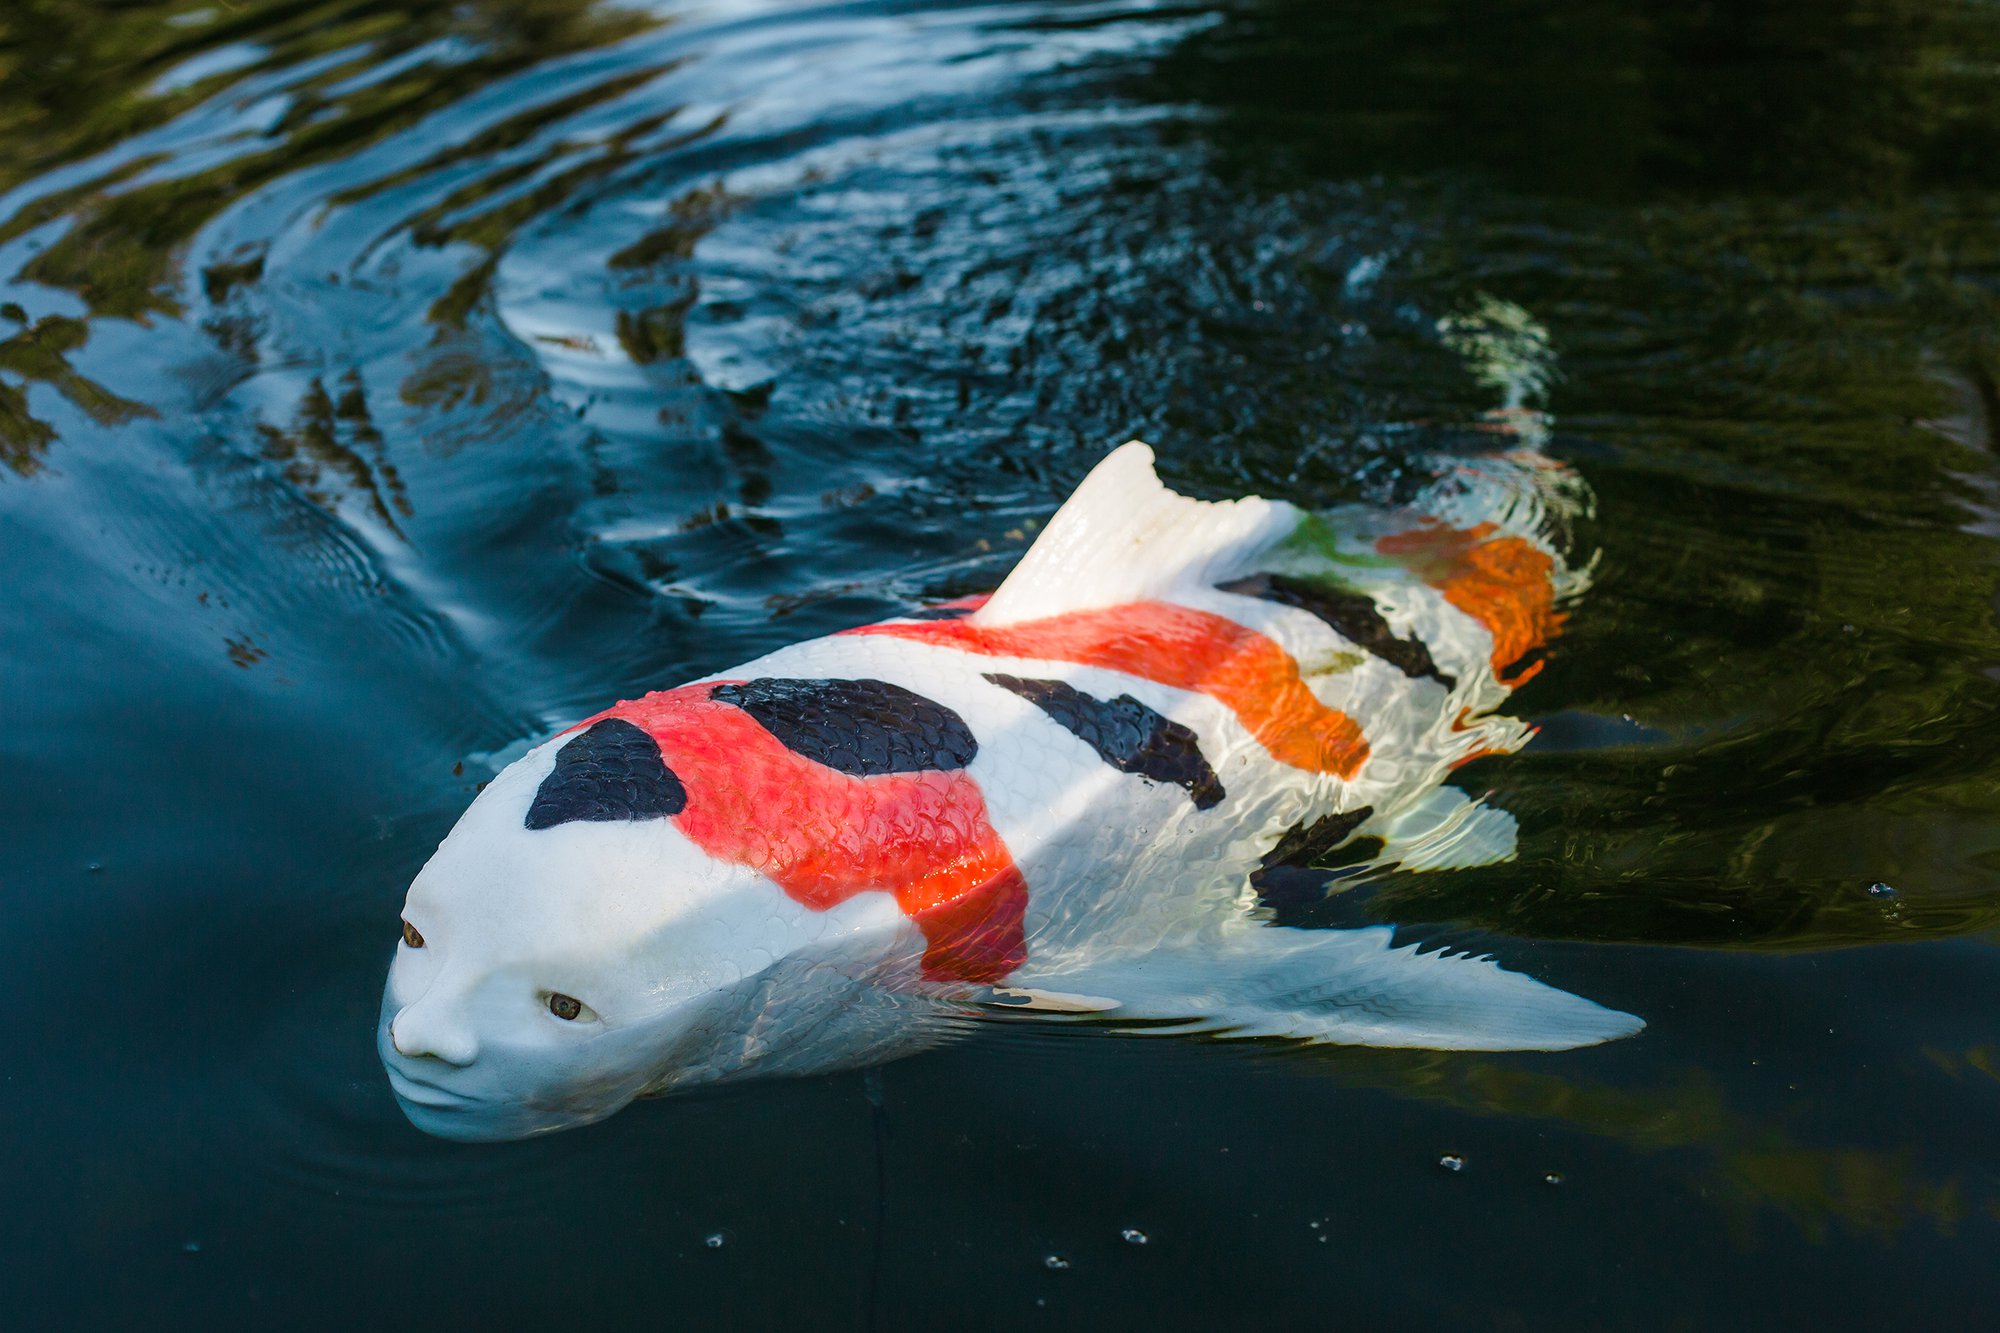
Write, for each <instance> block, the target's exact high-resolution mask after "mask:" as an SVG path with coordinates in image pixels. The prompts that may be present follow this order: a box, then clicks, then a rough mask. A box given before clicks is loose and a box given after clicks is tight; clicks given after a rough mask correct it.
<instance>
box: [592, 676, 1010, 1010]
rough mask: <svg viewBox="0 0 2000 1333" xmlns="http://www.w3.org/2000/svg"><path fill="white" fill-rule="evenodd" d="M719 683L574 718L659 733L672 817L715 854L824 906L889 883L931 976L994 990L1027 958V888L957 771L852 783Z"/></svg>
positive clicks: (973, 788) (975, 793) (971, 786)
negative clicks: (724, 692) (725, 698)
mask: <svg viewBox="0 0 2000 1333" xmlns="http://www.w3.org/2000/svg"><path fill="white" fill-rule="evenodd" d="M718 683H720V682H716V681H710V682H708V683H706V684H701V685H684V686H682V687H680V688H679V689H673V690H660V691H657V692H655V693H653V694H648V695H646V696H645V697H644V698H641V699H634V700H631V701H629V702H627V703H621V704H619V705H617V706H616V707H615V708H610V709H607V710H606V711H605V712H603V713H600V714H598V715H597V716H596V717H593V718H589V719H587V720H586V721H584V722H581V723H579V724H578V726H589V725H590V724H591V723H593V722H596V721H598V720H600V719H601V718H606V717H617V718H623V719H624V720H625V721H627V722H630V723H632V724H633V725H634V726H636V727H639V728H640V729H641V730H643V731H645V732H646V733H647V734H648V735H649V736H651V737H652V738H653V739H654V740H655V741H656V742H658V744H659V747H660V754H661V757H662V758H664V759H665V760H666V763H667V767H669V768H671V769H672V770H673V771H674V774H675V776H676V777H678V778H679V779H680V780H681V783H682V785H683V786H684V787H685V788H686V789H687V805H686V806H685V808H683V809H682V810H681V812H680V813H679V814H677V815H674V816H672V819H673V821H674V825H675V827H677V828H678V829H679V830H680V831H681V832H682V833H684V834H686V835H687V837H688V839H689V841H691V842H693V843H694V844H695V845H696V846H697V847H699V848H701V849H702V850H703V851H704V852H707V853H708V854H709V855H710V856H713V857H716V858H717V859H719V860H723V861H728V862H731V863H732V864H735V865H741V866H748V867H749V868H751V869H753V870H756V871H758V872H760V873H762V874H764V875H767V876H769V877H770V878H771V880H772V881H773V882H775V883H776V884H777V885H778V887H779V888H780V889H782V890H784V892H785V893H786V895H787V896H789V897H790V898H792V899H793V900H794V901H795V902H798V903H800V904H802V905H804V906H806V907H809V908H811V909H813V910H814V911H821V912H823V911H826V910H828V909H829V908H833V907H836V906H838V905H840V904H841V903H844V902H846V901H847V900H848V899H849V898H852V897H853V896H854V895H855V894H857V893H862V892H864V891H867V890H871V889H875V890H885V891H888V892H892V893H894V894H895V896H896V905H897V906H898V907H899V908H901V909H902V911H903V913H904V914H905V915H907V916H908V917H909V918H910V919H911V920H912V921H914V922H915V923H916V925H917V927H918V928H919V929H920V930H922V931H923V934H924V940H925V944H926V947H925V950H924V960H923V968H924V975H925V976H926V977H929V978H931V979H932V980H953V981H968V982H977V983H980V984H985V985H991V984H994V983H997V982H999V981H1001V980H1003V979H1004V978H1005V977H1006V976H1007V974H1008V973H1010V972H1012V971H1013V970H1014V969H1015V968H1017V967H1019V966H1020V965H1021V964H1022V963H1023V962H1025V961H1026V959H1027V946H1026V940H1025V937H1024V917H1025V914H1026V911H1027V905H1028V887H1027V883H1026V881H1025V880H1023V879H1022V877H1021V874H1020V871H1019V870H1018V869H1016V867H1015V865H1014V861H1013V857H1012V856H1011V855H1009V853H1008V851H1007V846H1006V844H1005V843H1004V842H1002V841H1001V838H1000V835H999V833H998V832H997V831H996V830H995V829H994V827H993V825H992V824H991V822H990V821H989V820H988V819H987V815H986V802H985V800H984V798H983V797H982V796H981V795H980V791H979V786H978V784H977V783H975V782H974V781H973V780H972V779H971V778H970V777H969V776H967V775H966V774H965V773H964V772H963V771H962V770H954V771H950V772H943V771H938V770H930V771H925V772H918V773H889V774H879V775H875V776H870V777H855V776H852V775H850V774H847V773H842V772H839V771H837V770H835V769H831V768H828V767H826V766H825V765H824V764H819V763H815V762H814V761H813V760H811V759H808V758H806V757H805V756H803V755H800V754H797V753H794V752H793V751H791V750H789V749H787V748H785V746H784V745H783V744H782V743H781V742H779V740H778V738H777V737H775V736H773V735H772V734H771V733H770V732H768V731H766V730H765V729H764V728H763V727H762V726H761V725H759V723H758V722H757V720H756V719H755V718H753V717H751V716H750V715H749V714H748V713H746V712H744V711H743V710H742V709H740V708H737V707H736V706H734V705H733V704H727V703H723V702H720V701H718V700H714V699H711V698H709V693H710V691H712V690H713V689H714V688H715V686H716V685H717V684H718Z"/></svg>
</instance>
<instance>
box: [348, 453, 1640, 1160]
mask: <svg viewBox="0 0 2000 1333" xmlns="http://www.w3.org/2000/svg"><path fill="white" fill-rule="evenodd" d="M1565 484H1566V483H1565V481H1564V479H1563V477H1562V474H1560V472H1559V471H1558V470H1556V469H1555V468H1554V466H1553V465H1552V464H1549V463H1548V462H1547V461H1546V460H1544V459H1541V458H1540V457H1539V456H1536V455H1533V454H1528V453H1521V454H1516V455H1510V456H1506V457H1502V458H1494V459H1486V460H1480V461H1477V462H1474V463H1468V464H1462V465H1461V466H1460V467H1459V468H1458V469H1457V471H1456V472H1455V473H1454V474H1453V475H1452V476H1451V477H1449V478H1447V479H1446V480H1445V481H1443V482H1441V483H1439V484H1438V485H1437V486H1435V487H1433V488H1432V490H1431V492H1429V493H1428V494H1427V496H1426V498H1425V501H1424V502H1423V504H1422V505H1420V506H1419V507H1418V508H1417V509H1415V510H1410V511H1394V512H1384V511H1378V510H1362V509H1356V510H1352V511H1339V512H1335V513H1331V514H1325V515H1309V514H1305V513H1303V512H1302V511H1300V510H1298V509H1295V508H1293V507H1292V506H1290V505H1286V504H1283V503H1276V502H1270V501H1265V500H1258V499H1246V500H1237V501H1231V502H1225V503H1204V502H1201V501H1196V500H1190V499H1186V498H1184V497H1181V496H1178V495H1175V494H1174V493H1173V492H1171V491H1169V490H1167V489H1166V488H1165V487H1164V486H1162V485H1161V484H1160V482H1159V481H1158V479H1157V478H1156V477H1155V476H1154V475H1153V471H1152V465H1151V453H1150V451H1149V450H1147V449H1146V447H1145V446H1144V445H1140V444H1129V445H1126V446H1125V447H1124V448H1122V449H1120V450H1118V451H1117V452H1115V453H1113V454H1112V455H1111V456H1110V457H1109V458H1108V459H1106V460H1105V461H1104V462H1103V463H1102V464H1100V465H1099V466H1098V468H1097V469H1096V470H1095V471H1094V472H1092V473H1091V475H1090V476H1089V477H1088V478H1087V479H1086V480H1085V481H1084V483H1083V485H1082V486H1081V487H1080V488H1079V489H1078V491H1077V493H1076V494H1075V495H1074V496H1073V497H1072V498H1071V499H1070V501H1069V503H1068V504H1067V505H1065V506H1064V507H1063V509H1062V510H1061V512H1060V513H1058V514H1057V515H1056V517H1055V519H1054V520H1053V521H1052V522H1051V524H1050V526H1049V528H1048V530H1047V531H1045V532H1044V533H1043V534H1042V536H1041V538H1040V540H1038V541H1037V542H1036V543H1035V546H1034V548H1033V549H1032V550H1031V551H1029V553H1028V555H1027V556H1026V558H1025V559H1024V560H1023V561H1022V562H1021V565H1020V566H1019V568H1017V569H1016V570H1015V571H1014V573H1013V574H1012V576H1010V577H1009V578H1008V579H1007V581H1006V583H1005V584H1003V585H1002V587H1001V588H1000V590H999V591H998V592H997V593H995V594H993V596H992V597H991V598H986V599H981V598H969V599H966V600H965V601H962V602H958V603H953V604H949V605H946V606H941V607H936V608H932V609H930V610H928V611H923V612H919V613H916V614H913V615H909V616H905V617H901V618H898V619H894V620H889V621H884V622H882V623H880V624H875V625H868V626H864V627H862V628H860V629H857V630H851V631H848V632H847V633H844V634H836V635H833V636H831V637H829V638H824V639H815V640H812V641H810V642H807V643H802V644H797V645H794V646H792V647H790V648H785V649H782V650H780V651H778V652H776V653H773V654H771V655H770V656H768V657H765V658H762V659H760V660H758V661H756V662H752V663H750V664H748V665H746V666H743V667H740V668H738V669H736V670H734V671H731V672H728V673H725V674H724V675H722V676H718V677H715V678H712V679H709V680H704V681H699V682H696V683H694V684H691V685H684V686H681V687H680V688H678V689H671V690H664V691H660V692H657V693H653V694H649V695H646V696H645V697H643V698H640V699H637V700H633V701H631V702H628V703H621V704H619V705H617V706H616V707H614V708H611V709H607V710H606V711H605V712H603V713H600V714H598V715H597V716H596V717H594V718H590V719H588V720H586V721H584V722H582V723H579V724H577V726H575V727H573V728H571V729H570V730H569V731H567V732H565V733H563V734H562V735H561V736H558V737H555V738H554V739H552V740H550V741H548V742H545V743H544V744H542V745H541V746H540V747H538V748H536V749H535V750H532V751H530V752H529V753H528V754H527V755H526V756H524V757H523V758H521V759H520V760H519V761H518V762H516V763H514V764H513V765H512V766H510V767H509V768H508V769H506V771H504V772H503V773H501V774H500V775H499V776H498V777H497V778H496V779H494V781H493V782H492V784H491V785H490V786H488V787H487V789H486V790H485V791H484V792H483V793H482V794H481V795H480V797H479V798H478V799H477V800H476V801H474V802H473V804H472V807H471V809H469V810H468V811H467V812H466V814H465V816H464V818H463V819H461V820H460V821H459V824H458V826H457V827H456V828H455V829H453V830H452V832H451V834H450V836H448V837H447V838H446V839H445V840H444V842H443V844H442V845H441V846H440V847H439V848H438V851H437V854H436V855H435V856H433V857H432V858H431V860H430V862H429V864H427V865H426V866H425V867H424V869H423V871H422V872H421V873H420V874H419V875H418V876H417V879H416V882H415V883H414V884H413V885H412V886H411V888H410V894H409V901H408V905H407V908H406V911H405V925H404V943H403V945H402V947H400V948H399V949H398V951H397V955H396V959H395V962H394V964H393V965H392V966H391V968H390V972H389V982H388V989H387V994H386V996H385V998H384V1003H383V1010H382V1026H381V1031H380V1048H381V1052H382V1057H383V1060H384V1062H385V1063H386V1064H387V1066H388V1069H389V1073H390V1079H391V1082H392V1083H393V1085H394V1086H395V1089H396V1091H397V1094H398V1096H399V1098H400V1099H401V1101H402V1103H403V1106H404V1109H405V1110H406V1111H407V1112H408V1114H409V1115H410V1117H411V1119H412V1120H414V1121H415V1122H416V1123H417V1124H418V1125H419V1126H420V1127H422V1128H424V1129H427V1130H430V1131H432V1132H435V1133H438V1134H443V1135H446V1136H450V1137H460V1138H504V1137H512V1136H516V1135H520V1134H526V1133H532V1132H535V1131H537V1130H543V1129H551V1128H558V1127H561V1126H564V1125H569V1124H577V1123H582V1122H585V1121H589V1120H593V1119H596V1118H599V1117H601V1116H604V1115H607V1114H609V1113H610V1112H612V1111H614V1110H616V1109H617V1108H618V1107H620V1106H622V1105H624V1104H625V1103H626V1102H627V1101H629V1100H631V1099H632V1098H633V1097H634V1096H637V1095H641V1094H644V1093H654V1092H662V1091H666V1090H669V1089H673V1088H678V1087H684V1086H689V1085H693V1084H697V1083H703V1082H713V1081H716V1080H720V1079H725V1078H731V1077H738V1076H743V1075H748V1074H753V1073H804V1072H812V1071H819V1070H826V1069H833V1068H841V1067H851V1066H854V1065H858V1064H863V1063H869V1062H874V1061H879V1060H882V1059H887V1058H890V1057H893V1056H895V1055H898V1054H902V1053H907V1052H909V1051H911V1050H915V1049H919V1048H921V1047H922V1046H924V1045H926V1044H929V1043H931V1042H933V1041H935V1040H937V1039H938V1037H939V1036H940V1035H941V1034H942V1033H944V1032H946V1031H949V1030H950V1028H951V1027H952V1025H953V1024H954V1023H955V1022H956V1021H957V1020H958V1019H960V1018H962V1017H963V1016H964V1015H965V1014H967V1013H970V1012H975V1011H976V1009H977V1008H978V1007H979V1006H981V1005H1005V1006H1009V1007H1011V1008H1014V1009H1021V1010H1028V1011H1031V1012H1032V1011H1041V1012H1046V1013H1051V1014H1060V1013H1071V1014H1074V1013H1079V1012H1082V1013H1089V1014H1093V1015H1096V1016H1099V1017H1101V1018H1105V1019H1109V1020H1113V1021H1121V1020H1128V1019H1130V1020H1150V1022H1149V1023H1148V1025H1147V1027H1146V1030H1148V1031H1158V1030H1170V1031H1190V1030H1202V1031H1209V1032H1216V1033H1221V1034H1227V1035H1233V1036H1281V1037H1291V1038H1299V1039H1305V1040H1312V1041H1330V1042H1348V1043H1361V1044H1369V1045H1383V1046H1429V1047H1439V1048H1449V1049H1489V1050H1491V1049H1515V1048H1536V1049H1555V1048H1562V1047H1570V1046H1578V1045H1585V1044H1588V1043H1591V1042H1597V1041H1604V1040H1607V1039H1610V1038H1613V1037H1619V1036H1624V1035H1627V1034H1629V1033H1632V1032H1634V1031H1637V1030H1638V1028H1639V1027H1640V1026H1641V1025H1640V1023H1639V1022H1638V1020H1636V1019H1634V1018H1632V1017H1630V1016H1629V1015H1626V1014H1621V1013H1616V1012H1613V1011H1611V1010H1608V1009H1604V1008H1600V1007H1599V1006H1597V1005H1595V1004H1592V1003H1590V1002H1589V1001H1587V1000H1583V999H1579V998H1577V997H1575V996H1573V995H1569V994H1566V993H1564V992H1562V991H1558V990H1554V989H1552V988H1550V987H1547V986H1544V985H1542V984H1541V983H1539V982H1535V981H1532V980H1530V979H1528V978H1526V977H1523V976H1520V975H1517V974H1514V973H1510V972H1505V971H1502V970H1501V969H1500V968H1498V967H1496V966H1495V965H1493V964H1492V963H1491V962H1488V961H1485V960H1480V959H1472V958H1466V957H1463V956H1449V955H1444V954H1438V953H1431V954H1419V953H1417V952H1416V951H1415V950H1414V948H1402V949H1397V948H1392V947H1391V944H1390V939H1389V935H1390V932H1389V929H1388V928H1387V927H1375V928H1372V929H1367V930H1355V931H1334V930H1321V931H1308V930H1296V929H1287V928H1280V927H1277V926H1273V925H1270V924H1267V923H1266V922H1264V921H1262V920H1260V919H1259V917H1258V914H1257V913H1256V911H1255V910H1254V909H1255V902H1256V900H1255V895H1254V893H1252V892H1250V891H1249V890H1248V889H1247V883H1248V878H1249V875H1250V874H1251V873H1252V872H1253V871H1256V870H1257V869H1259V868H1260V866H1264V865H1269V864H1272V863H1274V862H1275V861H1277V860H1280V859H1284V858H1287V857H1296V856H1316V855H1319V854H1323V853H1324V852H1326V851H1327V850H1329V849H1331V848H1333V847H1335V846H1337V845H1339V844H1340V843H1341V842H1343V841H1344V840H1346V839H1348V838H1350V837H1353V836H1358V835H1359V834H1361V833H1368V834H1373V835H1376V836H1379V837H1381V838H1383V839H1384V842H1385V852H1384V856H1385V857H1388V858H1392V859H1394V860H1397V861H1399V862H1400V863H1402V864H1403V865H1404V866H1405V867H1408V868H1415V869H1425V868H1448V867H1452V866H1462V865H1472V864H1479V863H1482V862H1486V861H1491V860H1496V859H1504V858H1505V857H1508V856H1511V855H1512V854H1513V832H1514V825H1513V821H1512V819H1511V818H1510V817H1509V816H1507V815H1506V814H1504V813H1502V812H1500V811H1497V810H1492V809H1488V808H1485V807H1482V806H1479V805H1477V804H1475V803H1474V802H1472V801H1471V800H1469V799H1468V798H1467V797H1466V796H1465V795H1463V794H1462V793H1460V792H1458V791H1456V790H1455V789H1453V788H1450V787H1442V786H1440V785H1439V783H1440V781H1441V779H1442V778H1443V777H1444V776H1445V775H1446V774H1447V773H1448V772H1449V771H1450V770H1451V769H1452V768H1453V767H1455V766H1456V765H1459V764H1462V763H1464V762H1465V761H1467V760H1468V759H1470V758H1473V757H1475V756H1477V755H1480V754H1486V753H1492V752H1496V751H1507V750H1511V749H1514V748H1517V747H1518V746H1519V745H1520V744H1521V743H1522V742H1523V741H1524V740H1525V738H1526V735H1527V732H1526V729H1525V728H1524V727H1522V725H1521V724H1520V723H1518V722H1516V721H1513V720H1511V719H1508V718H1504V717H1499V716H1495V715H1493V714H1492V712H1491V710H1492V709H1493V708H1494V707H1495V706H1497V705H1498V704H1499V702H1500V701H1501V700H1502V699H1504V698H1505V697H1506V694H1507V692H1508V690H1509V688H1510V686H1511V684H1512V683H1518V681H1519V680H1520V679H1521V678H1523V677H1524V676H1525V675H1526V674H1528V673H1529V672H1531V671H1532V670H1533V667H1532V666H1528V667H1525V668H1523V667H1521V666H1520V665H1518V664H1519V662H1520V659H1522V658H1523V657H1524V656H1527V655H1531V654H1532V653H1533V652H1534V651H1535V650H1536V649H1538V648H1539V647H1540V646H1541V644H1542V643H1543V642H1545V641H1546V640H1547V638H1548V637H1549V636H1550V635H1551V634H1553V633H1554V632H1555V630H1556V628H1557V626H1558V624H1559V620H1560V616H1559V613H1558V612H1557V610H1556V605H1557V601H1558V599H1559V597H1560V596H1561V594H1563V593H1564V592H1565V591H1568V590H1569V589H1570V588H1571V587H1572V586H1573V585H1574V584H1575V583H1576V582H1578V581H1579V580H1578V578H1577V576H1575V575H1573V574H1571V573H1569V572H1568V571H1566V570H1565V568H1564V566H1563V564H1562V561H1561V559H1560V557H1559V555H1558V554H1557V553H1556V551H1555V550H1554V549H1553V545H1552V543H1551V542H1550V540H1549V539H1548V537H1547V536H1546V535H1545V534H1544V533H1543V531H1542V529H1543V527H1544V519H1545V518H1547V517H1548V511H1549V510H1550V509H1551V508H1552V507H1553V506H1554V505H1555V504H1558V503H1560V497H1561V494H1562V491H1563V488H1564V485H1565ZM1510 670H1511V671H1513V672H1514V673H1515V674H1514V675H1513V676H1511V677H1509V675H1508V674H1507V673H1508V672H1509V671H1510Z"/></svg>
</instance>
